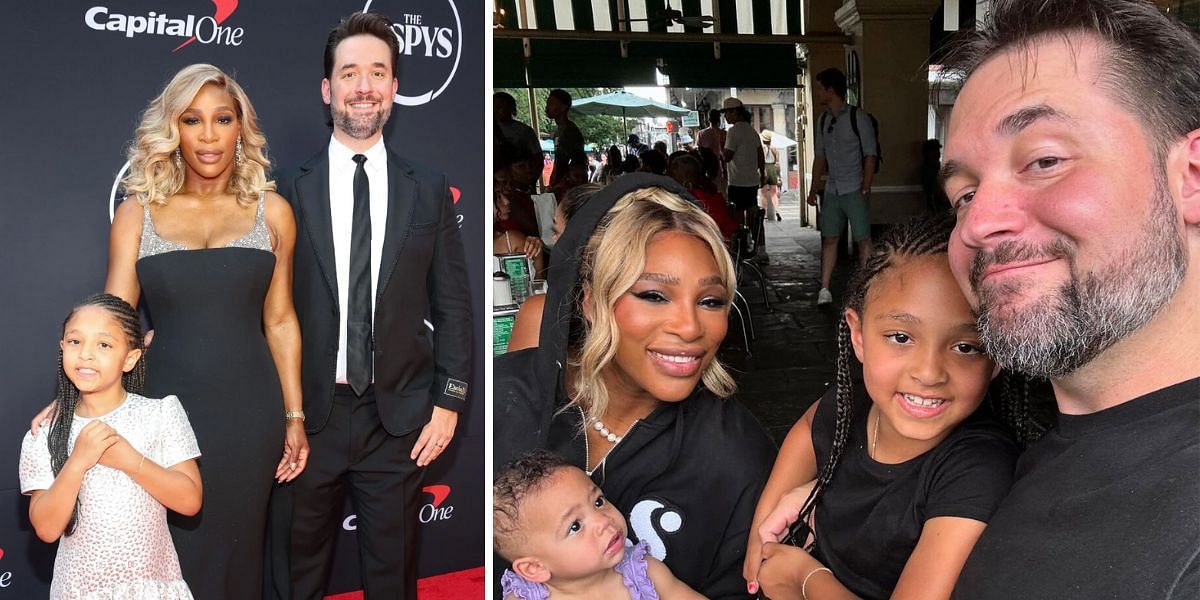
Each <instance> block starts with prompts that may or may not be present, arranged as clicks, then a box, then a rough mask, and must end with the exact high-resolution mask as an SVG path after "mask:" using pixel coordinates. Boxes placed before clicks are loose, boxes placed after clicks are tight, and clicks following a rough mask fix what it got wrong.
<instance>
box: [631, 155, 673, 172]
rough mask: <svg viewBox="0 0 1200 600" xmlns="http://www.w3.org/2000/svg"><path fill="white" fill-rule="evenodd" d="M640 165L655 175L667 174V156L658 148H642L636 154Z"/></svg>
mask: <svg viewBox="0 0 1200 600" xmlns="http://www.w3.org/2000/svg"><path fill="white" fill-rule="evenodd" d="M638 158H639V159H641V161H642V166H643V167H645V168H646V170H648V171H650V172H651V173H654V174H655V175H666V174H667V157H666V156H665V155H663V153H662V152H659V151H658V150H643V151H642V152H641V153H639V154H638Z"/></svg>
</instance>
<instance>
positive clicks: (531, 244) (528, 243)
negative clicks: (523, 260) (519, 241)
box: [525, 235, 542, 258]
mask: <svg viewBox="0 0 1200 600" xmlns="http://www.w3.org/2000/svg"><path fill="white" fill-rule="evenodd" d="M541 253H542V238H540V237H534V236H532V235H529V236H525V256H528V257H529V258H537V257H538V255H540V254H541Z"/></svg>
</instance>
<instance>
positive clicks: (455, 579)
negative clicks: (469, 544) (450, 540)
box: [325, 567, 483, 600]
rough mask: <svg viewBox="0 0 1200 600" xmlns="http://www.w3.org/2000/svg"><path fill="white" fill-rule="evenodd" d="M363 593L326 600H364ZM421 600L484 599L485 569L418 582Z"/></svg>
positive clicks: (464, 571) (418, 593) (460, 572)
mask: <svg viewBox="0 0 1200 600" xmlns="http://www.w3.org/2000/svg"><path fill="white" fill-rule="evenodd" d="M362 597H363V593H362V592H361V591H359V592H346V593H345V594H335V595H333V596H326V597H325V600H362ZM417 597H418V598H419V599H420V600H461V599H463V598H483V567H478V568H475V569H466V570H463V571H455V572H453V573H445V574H443V575H435V576H433V577H426V578H424V579H418V580H417Z"/></svg>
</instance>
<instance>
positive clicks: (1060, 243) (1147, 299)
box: [971, 178, 1187, 379]
mask: <svg viewBox="0 0 1200 600" xmlns="http://www.w3.org/2000/svg"><path fill="white" fill-rule="evenodd" d="M1160 179H1161V178H1160ZM1152 204H1153V206H1152V211H1153V212H1152V214H1151V215H1150V217H1149V218H1148V219H1147V221H1146V223H1145V224H1144V225H1143V227H1142V228H1141V230H1140V231H1136V232H1130V233H1129V235H1128V236H1127V237H1125V238H1124V241H1125V242H1126V243H1127V244H1128V246H1127V247H1126V248H1125V250H1124V251H1123V252H1122V253H1120V254H1119V255H1118V256H1117V257H1116V258H1114V259H1112V260H1111V262H1110V263H1109V264H1106V265H1103V266H1102V267H1101V268H1099V269H1097V270H1094V271H1090V272H1086V273H1079V271H1078V269H1077V264H1076V260H1075V259H1076V257H1075V248H1074V247H1073V246H1072V245H1071V244H1069V243H1068V242H1067V241H1066V240H1065V239H1059V240H1056V241H1053V242H1050V243H1049V244H1045V245H1042V246H1031V245H1023V244H1020V243H1019V242H1016V241H1011V242H1004V243H1001V244H999V245H997V246H996V248H995V250H993V251H991V252H980V253H979V254H977V255H976V256H975V259H974V261H973V262H972V265H971V287H972V289H973V290H974V291H975V295H976V297H977V298H978V299H979V335H980V338H981V339H982V341H983V344H984V346H985V348H987V351H988V353H989V354H990V355H991V356H992V358H993V359H994V360H995V361H996V362H997V363H999V364H1000V365H1001V366H1003V367H1004V368H1006V369H1011V370H1014V371H1017V372H1019V373H1024V374H1026V375H1029V376H1032V377H1039V378H1046V379H1054V378H1059V377H1063V376H1065V375H1068V374H1070V373H1072V372H1074V371H1075V370H1077V369H1079V368H1080V367H1082V366H1084V365H1086V364H1088V363H1089V362H1091V361H1092V359H1094V358H1096V357H1097V356H1099V355H1100V354H1101V353H1103V352H1104V351H1105V350H1107V349H1108V348H1110V347H1112V345H1113V344H1115V343H1117V342H1118V341H1120V340H1121V339H1123V338H1124V337H1125V336H1127V335H1129V334H1130V333H1133V332H1134V331H1136V330H1137V329H1139V328H1140V327H1142V326H1143V325H1145V324H1146V323H1147V322H1149V321H1150V319H1152V318H1154V316H1155V315H1156V314H1158V312H1159V311H1160V310H1162V308H1163V307H1164V306H1166V304H1167V303H1168V302H1169V301H1170V300H1171V298H1172V297H1173V296H1174V295H1175V292H1176V290H1178V288H1179V285H1180V283H1181V282H1182V281H1183V278H1184V275H1185V274H1186V272H1187V255H1186V250H1185V245H1184V239H1183V236H1182V234H1181V233H1180V232H1179V230H1178V224H1177V223H1176V209H1175V206H1174V203H1173V202H1172V201H1171V197H1170V195H1169V193H1168V192H1167V190H1166V182H1165V181H1156V184H1155V190H1154V199H1153V201H1152ZM1035 258H1061V259H1064V260H1066V261H1067V264H1068V265H1069V271H1070V279H1069V280H1068V281H1066V282H1064V283H1063V284H1062V285H1061V286H1060V287H1059V288H1058V290H1057V291H1056V292H1055V293H1051V294H1047V295H1045V296H1043V297H1041V298H1038V299H1036V300H1034V301H1032V302H1030V303H1028V304H1027V305H1025V306H1020V307H1018V306H1012V305H1010V304H1009V299H1010V298H1012V297H1013V296H1014V295H1016V294H1018V293H1019V291H1020V287H1021V285H1020V283H1019V282H1011V283H1008V284H993V285H981V282H980V281H979V279H980V277H981V276H982V274H983V272H984V270H985V269H987V268H988V267H989V266H991V265H993V264H997V263H999V264H1003V263H1007V262H1013V261H1024V260H1030V259H1035Z"/></svg>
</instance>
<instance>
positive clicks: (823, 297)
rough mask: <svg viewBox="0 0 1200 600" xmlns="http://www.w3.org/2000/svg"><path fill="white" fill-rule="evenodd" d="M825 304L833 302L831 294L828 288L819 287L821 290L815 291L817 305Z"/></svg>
mask: <svg viewBox="0 0 1200 600" xmlns="http://www.w3.org/2000/svg"><path fill="white" fill-rule="evenodd" d="M826 304H833V294H831V293H829V288H821V291H819V292H817V306H824V305H826Z"/></svg>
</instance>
